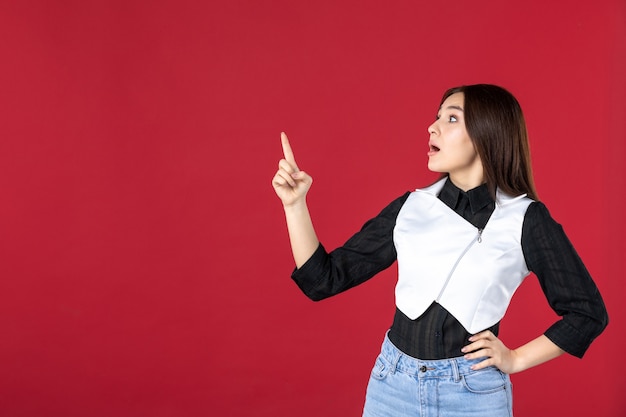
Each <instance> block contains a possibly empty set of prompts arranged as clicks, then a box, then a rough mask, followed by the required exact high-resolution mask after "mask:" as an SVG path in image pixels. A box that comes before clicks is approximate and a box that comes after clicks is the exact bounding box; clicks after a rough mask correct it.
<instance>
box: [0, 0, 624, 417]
mask: <svg viewBox="0 0 626 417" xmlns="http://www.w3.org/2000/svg"><path fill="white" fill-rule="evenodd" d="M0 39H1V41H0V57H1V60H2V61H1V63H0V89H1V90H0V95H1V96H0V106H1V108H0V126H1V131H0V132H1V133H0V135H1V138H0V193H1V197H0V256H1V259H0V271H1V280H0V414H1V415H2V416H16V417H17V416H38V417H44V416H64V417H70V416H113V415H118V416H152V417H159V416H200V415H202V416H206V415H227V416H295V415H297V416H309V415H310V416H314V415H324V416H357V415H360V411H361V407H362V404H363V399H364V390H365V385H366V383H367V378H368V375H369V372H370V369H371V366H372V364H373V361H374V358H375V356H376V354H377V352H378V349H379V346H380V343H381V341H382V337H383V334H384V331H385V329H386V328H388V326H389V325H390V323H391V318H392V314H393V308H394V307H393V287H394V284H395V267H392V268H391V269H390V270H388V271H385V272H384V273H381V274H380V275H379V276H378V277H377V278H375V279H373V280H371V281H369V282H368V283H366V284H364V285H363V286H361V287H359V288H356V289H354V290H352V291H350V292H348V293H345V294H342V295H339V296H337V297H335V298H334V299H330V300H327V301H324V302H321V303H313V302H311V301H309V300H308V299H306V298H305V297H304V296H303V295H302V294H301V293H300V292H299V290H298V289H297V288H296V286H295V285H294V284H293V283H292V282H291V280H290V278H289V274H290V272H291V270H292V268H293V261H292V259H291V253H290V250H289V244H288V240H287V233H286V228H285V225H284V218H283V213H282V209H281V206H280V202H279V201H278V199H277V198H276V196H275V195H274V192H273V190H272V188H271V185H270V180H271V178H272V176H273V174H274V172H275V169H276V163H277V161H278V159H279V158H280V157H281V149H280V142H279V132H280V131H281V130H285V131H286V132H287V133H288V134H289V136H290V138H291V141H292V145H293V147H294V151H295V152H296V157H297V159H298V162H299V164H300V166H301V167H302V168H303V169H306V170H307V171H308V172H309V173H311V174H312V175H313V176H314V178H315V182H314V185H313V188H312V190H311V192H310V197H309V201H310V206H311V211H312V214H313V218H314V221H315V223H316V225H317V229H318V234H319V236H320V238H321V240H322V241H323V242H324V243H325V245H326V246H327V247H333V246H335V245H338V244H341V243H342V242H343V241H345V240H346V239H347V238H348V237H349V236H350V235H351V234H352V233H353V232H355V231H356V230H358V228H359V227H360V226H361V225H362V223H363V222H364V221H365V220H366V219H368V218H369V217H371V216H373V215H375V214H376V213H377V212H378V211H379V210H380V209H381V208H382V207H384V206H385V205H386V204H387V203H389V202H390V201H391V200H392V199H393V198H395V197H397V196H399V195H400V194H402V193H403V192H405V191H406V190H409V189H413V188H415V187H418V186H423V185H425V184H427V183H428V182H429V181H431V180H432V179H433V178H434V177H433V175H432V174H431V173H429V172H428V171H427V169H426V141H427V137H428V136H427V132H426V128H427V126H428V125H429V124H430V123H431V121H432V120H433V117H434V115H435V113H436V107H437V105H438V102H439V98H440V96H441V94H442V93H443V91H444V90H445V89H446V88H448V87H450V86H454V85H457V84H464V83H477V82H488V83H496V84H500V85H503V86H504V87H506V88H508V89H510V90H511V91H512V92H513V93H514V94H515V95H516V96H517V97H518V98H519V100H520V102H521V103H522V106H523V108H524V109H525V113H526V117H527V122H528V126H529V132H530V137H531V147H532V152H533V162H534V169H535V175H536V181H537V186H538V191H539V194H540V197H541V199H542V200H543V201H544V202H545V203H546V204H547V205H548V207H549V208H550V210H551V212H552V214H553V216H554V217H555V218H556V219H557V220H558V221H559V222H560V223H562V224H563V226H564V227H565V230H566V232H567V233H568V235H569V236H570V238H571V240H572V241H573V242H574V244H575V246H576V247H577V249H578V251H579V253H580V254H581V256H582V257H583V259H584V260H585V262H586V264H587V266H588V268H589V270H590V271H591V272H592V275H593V276H594V277H595V279H596V281H597V284H598V286H599V287H600V290H601V292H602V294H603V295H604V298H605V300H606V303H607V306H608V309H609V313H610V316H611V323H610V325H609V327H608V329H607V330H606V332H605V333H604V334H603V335H602V336H601V337H600V338H599V339H598V340H597V341H596V343H595V344H594V345H592V347H591V349H590V350H589V351H588V353H587V355H586V356H585V358H584V359H583V360H582V361H581V360H578V359H575V358H573V357H569V356H564V357H561V358H559V359H557V360H555V361H552V362H550V363H548V364H546V365H544V366H541V367H538V368H534V369H531V370H529V371H527V372H524V373H521V374H516V375H514V376H513V383H514V385H515V412H516V416H518V417H524V416H565V415H567V416H587V415H594V416H599V417H600V416H617V415H622V414H623V413H624V410H626V401H625V397H624V395H623V389H622V388H621V387H622V385H621V384H622V383H623V381H622V379H623V374H624V372H625V369H624V365H623V361H622V360H621V353H622V348H621V346H622V345H621V343H622V340H623V337H620V336H619V334H620V333H623V329H624V327H623V326H624V325H623V320H624V317H625V312H624V300H623V295H624V283H623V282H624V275H625V268H624V262H623V259H624V256H623V253H624V249H625V245H624V239H623V236H624V234H625V233H626V226H625V223H624V214H623V213H624V196H623V193H624V168H623V165H622V164H623V160H624V157H625V156H626V152H625V148H624V140H625V138H626V123H625V121H624V120H625V119H624V114H625V113H626V105H625V104H624V93H626V82H625V77H624V74H626V50H625V45H626V3H624V2H623V0H606V1H580V2H566V1H555V2H544V1H539V0H537V1H524V2H522V1H519V2H516V3H510V2H502V1H500V0H497V1H496V0H489V1H479V2H466V1H454V0H452V1H447V2H418V1H398V2H386V5H383V2H374V1H363V0H360V1H352V0H351V1H341V2H337V1H328V0H321V1H316V2H306V3H305V2H297V1H296V2H294V1H263V2H261V1H258V2H257V1H209V2H207V1H180V0H178V1H174V0H161V1H149V2H148V1H146V2H142V1H122V0H119V1H99V2H96V1H78V0H76V1H55V2H48V1H28V2H18V1H15V2H12V1H2V2H0ZM555 319H556V318H555V316H554V313H552V312H551V310H550V309H549V308H548V307H547V305H546V302H545V300H544V298H543V295H542V294H541V291H540V289H539V286H538V284H537V282H536V279H535V278H534V277H531V278H529V279H528V280H527V281H526V283H525V284H524V285H523V286H522V288H521V289H520V290H519V292H518V293H517V295H516V296H515V298H514V300H513V304H512V306H511V308H510V310H509V313H508V316H507V317H506V318H505V320H504V323H503V330H502V334H501V336H502V338H503V339H504V341H505V342H506V343H507V344H508V345H510V346H517V345H519V344H522V343H524V342H526V341H528V340H529V339H531V338H534V337H536V336H537V335H539V334H540V333H541V332H542V331H543V330H545V328H547V327H548V326H549V325H550V324H551V323H552V322H553V321H554V320H555Z"/></svg>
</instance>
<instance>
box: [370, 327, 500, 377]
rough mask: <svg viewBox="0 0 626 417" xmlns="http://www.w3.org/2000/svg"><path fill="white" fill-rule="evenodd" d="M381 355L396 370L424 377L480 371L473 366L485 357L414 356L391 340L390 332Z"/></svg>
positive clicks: (458, 374) (460, 374) (453, 375)
mask: <svg viewBox="0 0 626 417" xmlns="http://www.w3.org/2000/svg"><path fill="white" fill-rule="evenodd" d="M381 355H382V356H384V357H385V359H386V360H387V361H388V362H389V363H390V364H392V367H393V369H394V370H395V371H398V372H402V373H406V374H409V375H413V376H417V377H422V378H438V377H452V378H454V379H458V378H459V377H460V376H463V375H468V374H470V373H475V372H478V371H474V370H472V369H471V366H472V365H474V364H477V363H479V362H481V361H482V360H484V358H482V359H481V358H479V359H465V358H464V357H463V356H457V357H453V358H446V359H419V358H414V357H412V356H409V355H407V354H406V353H404V352H402V351H401V350H400V349H398V348H397V347H396V346H395V345H394V344H393V343H392V342H391V340H390V339H389V335H388V334H387V335H385V340H384V341H383V345H382V348H381ZM486 369H488V368H486Z"/></svg>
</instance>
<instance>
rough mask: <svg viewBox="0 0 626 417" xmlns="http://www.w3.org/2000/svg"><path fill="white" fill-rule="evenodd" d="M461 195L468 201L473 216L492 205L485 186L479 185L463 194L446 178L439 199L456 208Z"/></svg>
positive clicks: (491, 199)
mask: <svg viewBox="0 0 626 417" xmlns="http://www.w3.org/2000/svg"><path fill="white" fill-rule="evenodd" d="M463 195H466V196H467V198H468V199H469V205H470V209H471V210H472V213H474V214H476V213H477V212H478V211H480V210H481V209H482V208H484V207H485V206H487V205H488V204H490V203H493V198H492V197H491V194H490V193H489V188H488V187H487V184H482V185H479V186H478V187H476V188H472V189H471V190H469V191H467V192H465V191H463V190H461V189H460V188H459V187H457V186H456V185H454V184H453V183H452V181H450V178H448V179H447V180H446V183H445V184H444V185H443V188H442V189H441V192H440V193H439V199H440V200H441V201H443V202H444V203H445V204H446V205H448V206H449V207H456V205H457V203H458V201H459V199H460V198H461V197H462V196H463Z"/></svg>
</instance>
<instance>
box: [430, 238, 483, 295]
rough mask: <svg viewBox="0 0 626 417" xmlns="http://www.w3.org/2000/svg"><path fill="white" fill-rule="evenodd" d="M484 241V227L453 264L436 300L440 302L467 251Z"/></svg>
mask: <svg viewBox="0 0 626 417" xmlns="http://www.w3.org/2000/svg"><path fill="white" fill-rule="evenodd" d="M482 241H483V229H478V233H477V234H476V237H475V238H474V239H472V241H471V242H470V243H469V245H467V247H466V248H465V250H463V252H462V253H461V255H460V256H459V258H458V259H457V260H456V262H455V263H454V266H452V269H451V270H450V273H449V274H448V277H447V278H446V282H444V284H443V287H441V291H439V295H438V296H437V299H436V300H435V302H437V303H439V300H440V299H441V296H442V295H443V293H444V291H445V290H446V287H447V286H448V283H449V282H450V278H452V274H454V271H455V270H456V267H457V266H458V265H459V262H461V259H463V257H464V256H465V254H466V253H467V251H469V250H470V248H471V247H472V246H474V243H476V242H478V243H481V242H482Z"/></svg>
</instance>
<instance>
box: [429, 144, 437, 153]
mask: <svg viewBox="0 0 626 417" xmlns="http://www.w3.org/2000/svg"><path fill="white" fill-rule="evenodd" d="M429 147H430V151H431V152H439V148H438V147H436V146H435V145H429Z"/></svg>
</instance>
